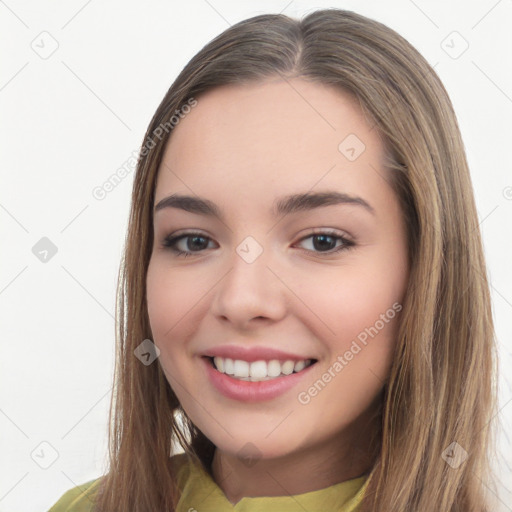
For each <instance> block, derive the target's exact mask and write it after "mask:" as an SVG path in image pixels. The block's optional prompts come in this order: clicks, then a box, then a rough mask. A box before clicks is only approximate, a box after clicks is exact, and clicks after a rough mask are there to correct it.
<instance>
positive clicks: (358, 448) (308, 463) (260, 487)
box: [212, 422, 375, 504]
mask: <svg viewBox="0 0 512 512" xmlns="http://www.w3.org/2000/svg"><path fill="white" fill-rule="evenodd" d="M355 427H356V425H355V424H354V425H353V426H352V427H348V428H347V429H346V430H345V431H343V433H342V434H340V436H339V438H338V439H336V441H335V442H334V443H333V440H332V439H329V440H328V441H326V442H323V443H319V444H315V445H312V446H310V447H308V448H307V449H301V450H299V451H297V452H293V453H290V454H287V455H283V456H281V457H278V458H270V459H269V458H265V457H262V458H260V459H258V460H255V461H253V463H252V464H248V463H247V462H246V461H244V460H241V459H239V458H237V457H236V455H233V454H231V453H227V452H224V451H222V450H220V449H218V448H217V449H216V450H215V454H214V457H213V462H212V474H213V478H214V480H215V482H216V483H217V485H218V486H219V487H220V488H221V489H222V490H223V492H224V494H225V495H226V497H227V499H228V500H229V501H230V502H231V503H232V504H236V503H237V502H238V501H240V499H242V498H243V497H261V496H289V495H296V494H302V493H306V492H312V491H317V490H320V489H324V488H326V487H330V486H332V485H335V484H338V483H340V482H344V481H346V480H351V479H353V478H357V477H360V476H362V475H363V474H364V473H365V472H367V471H368V470H369V468H370V467H371V464H372V462H373V460H374V456H375V446H372V445H371V443H370V439H371V432H372V430H373V429H374V428H375V424H372V425H371V426H369V428H368V429H366V430H361V424H360V423H359V422H357V428H355Z"/></svg>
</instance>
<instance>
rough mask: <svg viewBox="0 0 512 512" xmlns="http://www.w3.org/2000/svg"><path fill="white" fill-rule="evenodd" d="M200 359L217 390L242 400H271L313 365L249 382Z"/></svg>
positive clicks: (291, 385)
mask: <svg viewBox="0 0 512 512" xmlns="http://www.w3.org/2000/svg"><path fill="white" fill-rule="evenodd" d="M201 359H202V360H203V364H204V365H205V366H206V373H207V374H208V377H209V379H210V381H211V383H212V384H213V386H214V387H215V388H216V389H217V391H219V392H220V393H222V394H223V395H224V396H226V397H228V398H232V399H233V400H240V401H242V402H263V401H265V400H272V399H273V398H276V397H277V396H279V395H282V394H283V393H286V391H288V390H290V389H291V388H293V387H294V386H295V385H297V384H298V383H299V382H300V381H301V379H303V378H304V376H305V375H307V374H309V370H310V369H311V368H312V367H313V366H314V364H312V365H310V366H308V367H307V368H304V370H302V371H300V372H298V373H292V374H290V375H285V376H283V377H276V378H275V379H272V380H263V381H259V382H250V381H246V380H239V379H235V378H232V377H230V376H229V375H226V374H225V373H221V372H219V371H218V370H216V369H215V368H214V367H213V366H212V364H211V362H210V360H209V359H208V358H206V357H202V358H201Z"/></svg>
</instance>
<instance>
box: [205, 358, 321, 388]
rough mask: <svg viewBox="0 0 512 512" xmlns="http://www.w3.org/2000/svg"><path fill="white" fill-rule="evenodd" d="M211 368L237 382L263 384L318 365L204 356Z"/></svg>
mask: <svg viewBox="0 0 512 512" xmlns="http://www.w3.org/2000/svg"><path fill="white" fill-rule="evenodd" d="M203 358H204V359H206V360H207V361H208V363H209V364H210V366H211V367H212V368H213V369H214V370H216V371H217V372H219V373H223V374H225V375H226V376H228V377H231V378H232V379H235V380H243V381H247V382H262V381H268V380H274V379H279V378H282V377H287V376H289V375H293V374H297V373H301V372H302V371H304V370H305V369H306V368H309V367H310V366H312V365H314V364H316V363H317V361H318V360H317V359H303V360H300V361H292V360H278V359H272V360H268V361H267V360H263V359H261V360H258V361H252V362H249V361H244V360H242V359H230V358H224V357H219V356H215V357H210V356H203Z"/></svg>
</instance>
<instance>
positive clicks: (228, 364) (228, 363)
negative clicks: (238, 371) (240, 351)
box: [214, 358, 235, 375]
mask: <svg viewBox="0 0 512 512" xmlns="http://www.w3.org/2000/svg"><path fill="white" fill-rule="evenodd" d="M220 359H222V358H220ZM214 361H215V360H214ZM217 369H218V368H217ZM220 371H221V370H219V372H220ZM224 373H227V374H228V375H234V373H235V369H234V367H233V359H229V358H226V359H224Z"/></svg>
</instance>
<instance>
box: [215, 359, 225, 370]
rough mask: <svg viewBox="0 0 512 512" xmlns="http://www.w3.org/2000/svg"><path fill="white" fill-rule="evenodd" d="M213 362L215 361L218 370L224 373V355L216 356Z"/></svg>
mask: <svg viewBox="0 0 512 512" xmlns="http://www.w3.org/2000/svg"><path fill="white" fill-rule="evenodd" d="M213 362H214V363H215V366H216V367H217V370H219V372H221V373H224V359H222V357H214V358H213Z"/></svg>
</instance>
